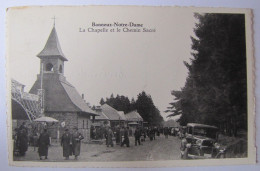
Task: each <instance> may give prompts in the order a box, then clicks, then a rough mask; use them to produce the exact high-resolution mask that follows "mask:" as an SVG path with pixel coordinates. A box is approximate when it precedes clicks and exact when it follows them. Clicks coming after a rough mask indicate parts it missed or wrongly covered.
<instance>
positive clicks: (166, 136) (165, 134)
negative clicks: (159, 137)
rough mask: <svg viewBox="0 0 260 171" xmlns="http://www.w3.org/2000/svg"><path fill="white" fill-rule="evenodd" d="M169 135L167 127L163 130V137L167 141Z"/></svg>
mask: <svg viewBox="0 0 260 171" xmlns="http://www.w3.org/2000/svg"><path fill="white" fill-rule="evenodd" d="M168 134H169V129H168V128H167V127H165V128H164V136H165V138H166V139H167V138H168Z"/></svg>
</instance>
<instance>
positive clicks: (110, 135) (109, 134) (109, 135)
mask: <svg viewBox="0 0 260 171" xmlns="http://www.w3.org/2000/svg"><path fill="white" fill-rule="evenodd" d="M113 136H114V134H113V131H112V129H111V128H110V127H109V128H108V132H107V147H109V145H111V147H113V146H114V144H113Z"/></svg>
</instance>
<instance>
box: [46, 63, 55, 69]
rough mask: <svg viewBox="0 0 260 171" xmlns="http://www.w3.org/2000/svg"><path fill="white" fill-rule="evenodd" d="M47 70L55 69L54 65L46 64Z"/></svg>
mask: <svg viewBox="0 0 260 171" xmlns="http://www.w3.org/2000/svg"><path fill="white" fill-rule="evenodd" d="M46 71H53V65H52V64H51V63H47V64H46Z"/></svg>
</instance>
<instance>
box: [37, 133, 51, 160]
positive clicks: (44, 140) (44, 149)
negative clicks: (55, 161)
mask: <svg viewBox="0 0 260 171" xmlns="http://www.w3.org/2000/svg"><path fill="white" fill-rule="evenodd" d="M38 145H39V148H38V153H39V157H40V160H42V156H45V159H48V148H49V145H50V136H49V134H48V132H47V129H46V128H45V129H44V130H43V132H42V133H41V134H40V137H39V140H38Z"/></svg>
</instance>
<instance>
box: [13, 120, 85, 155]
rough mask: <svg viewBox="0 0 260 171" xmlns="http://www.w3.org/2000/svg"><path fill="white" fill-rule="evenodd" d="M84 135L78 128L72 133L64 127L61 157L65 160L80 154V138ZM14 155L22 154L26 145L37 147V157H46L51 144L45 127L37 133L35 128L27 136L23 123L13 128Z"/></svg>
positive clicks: (26, 147)
mask: <svg viewBox="0 0 260 171" xmlns="http://www.w3.org/2000/svg"><path fill="white" fill-rule="evenodd" d="M83 139H84V137H83V136H82V134H81V133H80V132H79V131H78V128H76V127H75V128H74V129H73V131H72V133H71V131H69V129H68V128H67V129H65V131H64V134H63V135H62V137H61V146H62V148H63V157H64V158H65V160H68V159H69V156H72V155H74V156H75V160H77V159H78V156H79V155H80V146H81V140H83ZM13 140H14V155H15V156H24V155H25V154H26V151H27V150H28V145H32V146H34V150H35V148H36V147H38V154H39V159H40V160H43V159H48V149H49V146H50V145H51V142H50V140H51V139H50V135H49V133H48V131H47V129H46V128H44V129H42V132H41V133H40V134H39V133H38V132H37V131H36V130H35V129H34V130H33V131H32V135H31V136H28V128H27V127H26V125H25V123H23V124H22V125H21V126H20V127H19V128H16V129H15V130H14V137H13Z"/></svg>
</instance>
